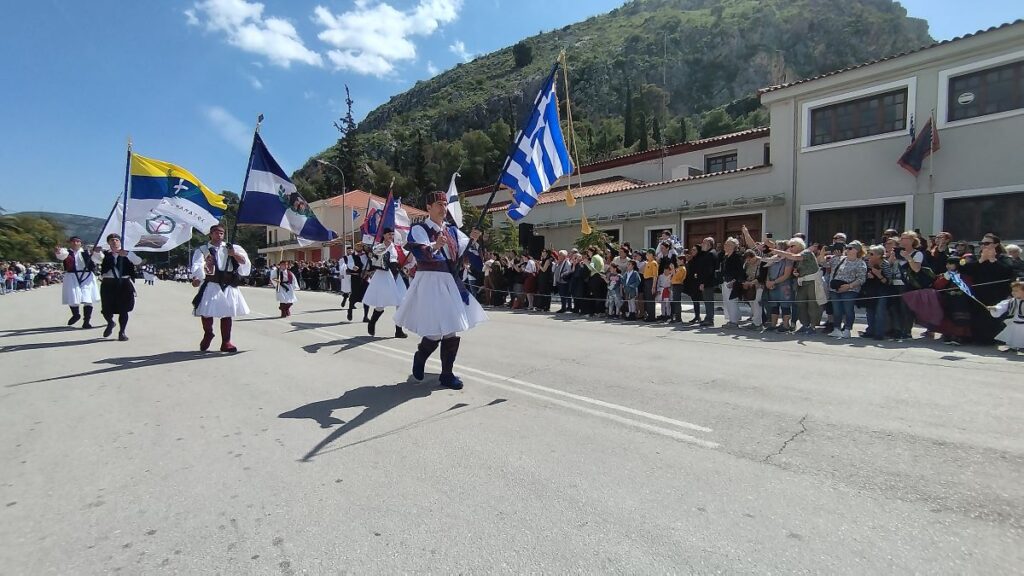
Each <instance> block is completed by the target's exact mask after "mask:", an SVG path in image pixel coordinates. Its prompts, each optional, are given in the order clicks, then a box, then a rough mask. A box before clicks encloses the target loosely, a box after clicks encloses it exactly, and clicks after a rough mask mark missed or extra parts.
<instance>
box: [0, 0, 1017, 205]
mask: <svg viewBox="0 0 1024 576" xmlns="http://www.w3.org/2000/svg"><path fill="white" fill-rule="evenodd" d="M902 3H903V5H904V6H906V7H907V9H908V11H909V12H910V14H911V15H912V16H916V17H919V18H925V19H927V20H928V21H929V23H930V24H931V33H932V36H934V37H936V38H938V39H945V38H950V37H953V36H958V35H961V34H965V33H968V32H973V31H975V30H978V29H981V28H987V27H989V26H993V25H996V24H1000V23H1003V22H1008V21H1011V20H1014V19H1016V18H1022V17H1024V2H1021V1H1020V0H1012V1H1011V0H976V1H974V2H972V3H970V4H966V3H964V2H953V1H951V0H905V1H903V2H902ZM620 4H621V1H620V0H515V1H513V0H386V1H379V0H319V1H317V0H312V1H306V0H263V1H262V2H253V1H249V0H183V1H169V0H164V1H144V2H125V1H123V0H92V1H89V2H79V1H71V0H63V1H62V0H35V1H31V2H29V1H23V2H12V3H8V5H7V6H5V8H4V18H3V20H2V21H0V61H2V62H3V64H4V65H3V68H2V70H3V78H2V79H3V82H4V89H3V90H0V110H2V111H3V120H2V121H0V127H2V137H0V174H3V180H2V182H0V206H2V207H3V208H5V209H6V210H8V211H10V212H18V211H24V210H45V211H53V212H69V213H74V214H85V215H90V216H100V217H105V216H106V214H107V212H108V211H109V209H110V206H111V204H112V202H113V201H114V198H115V197H116V196H117V195H118V194H119V193H120V191H121V188H122V187H123V179H124V164H125V162H124V161H125V144H126V141H127V138H128V137H129V136H131V137H132V139H133V141H134V145H135V151H136V152H138V153H139V154H142V155H145V156H151V157H154V158H158V159H161V160H166V161H169V162H174V163H176V164H179V165H181V166H184V167H185V168H187V169H189V170H191V171H192V172H193V173H195V174H196V175H197V176H198V177H199V178H201V179H202V180H203V181H204V183H205V184H207V185H208V186H210V187H211V188H213V189H214V190H222V189H228V190H234V191H236V192H237V191H238V190H239V188H241V184H242V178H243V176H244V171H245V165H246V161H247V159H248V146H249V143H250V140H251V134H252V127H253V124H254V122H255V118H256V115H257V114H259V113H261V112H262V113H264V114H265V115H266V121H265V123H264V126H263V130H262V133H263V137H264V139H265V140H266V141H267V144H268V146H269V147H270V148H271V151H272V152H273V153H274V155H275V156H276V157H277V160H278V162H280V163H281V165H282V167H283V168H284V169H285V170H287V171H291V170H294V169H296V168H298V167H299V166H301V165H302V163H304V162H305V161H306V159H307V158H309V157H310V156H311V155H313V154H315V153H316V152H319V151H320V150H322V149H323V148H325V147H327V146H328V145H330V144H331V143H333V142H334V141H335V140H336V139H337V136H338V134H337V132H336V131H335V129H334V127H333V126H332V125H331V123H332V121H333V120H334V119H336V118H338V117H339V116H340V115H341V114H342V112H343V110H344V103H343V101H344V84H346V83H347V84H349V86H350V87H351V89H352V96H353V99H354V100H355V101H356V104H355V112H356V115H357V116H358V117H362V116H363V115H365V114H366V113H367V112H369V111H370V110H372V109H373V108H374V107H376V106H377V105H379V104H381V103H383V102H385V101H387V99H388V98H389V97H390V96H391V95H393V94H397V93H400V92H402V91H404V90H406V89H407V88H408V87H410V86H411V85H412V84H413V83H415V82H416V81H417V80H422V79H426V78H429V77H431V76H432V75H433V74H434V73H436V72H437V71H441V70H445V69H448V68H451V67H452V66H454V65H455V64H456V63H458V62H460V61H463V60H466V59H470V58H472V55H473V54H480V53H486V52H490V51H493V50H496V49H498V48H502V47H504V46H508V45H510V44H513V43H515V42H516V41H517V40H519V39H520V38H523V37H526V36H530V35H533V34H536V33H537V32H538V31H540V30H551V29H553V28H557V27H561V26H564V25H565V24H568V23H572V22H577V21H580V20H583V19H585V18H587V17H589V16H591V15H593V14H598V13H601V12H606V11H608V10H610V9H612V8H614V7H616V6H618V5H620ZM968 6H969V9H968Z"/></svg>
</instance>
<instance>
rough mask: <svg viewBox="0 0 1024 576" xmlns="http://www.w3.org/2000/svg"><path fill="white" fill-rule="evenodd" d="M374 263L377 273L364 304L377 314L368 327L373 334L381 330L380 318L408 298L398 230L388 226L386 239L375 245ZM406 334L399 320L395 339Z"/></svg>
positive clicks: (368, 288)
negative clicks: (399, 257)
mask: <svg viewBox="0 0 1024 576" xmlns="http://www.w3.org/2000/svg"><path fill="white" fill-rule="evenodd" d="M370 262H371V266H372V268H373V276H371V277H370V285H369V286H367V287H366V294H364V295H363V305H364V306H370V307H372V308H373V315H372V316H370V323H369V325H367V327H366V331H367V332H368V333H369V334H370V336H373V335H375V334H376V331H377V320H380V317H381V315H382V314H384V309H385V308H387V307H388V306H394V307H395V308H398V307H399V306H401V305H402V301H403V300H404V299H405V279H403V278H402V276H401V270H402V265H401V264H400V263H399V261H398V250H397V249H396V247H395V231H394V230H392V229H391V228H385V229H384V240H383V241H382V242H381V243H380V244H376V245H374V247H373V256H372V257H371V259H370ZM405 337H406V334H405V332H403V331H402V327H401V326H400V325H398V324H397V323H396V325H395V338H405Z"/></svg>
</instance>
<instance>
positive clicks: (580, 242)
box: [573, 228, 611, 252]
mask: <svg viewBox="0 0 1024 576" xmlns="http://www.w3.org/2000/svg"><path fill="white" fill-rule="evenodd" d="M610 241H611V238H609V237H608V235H607V234H605V233H604V232H602V231H600V230H598V229H597V228H591V229H590V234H580V237H579V238H577V239H576V241H575V242H573V246H575V247H576V249H577V250H579V251H580V252H582V251H584V250H586V249H587V248H590V247H591V246H599V247H601V248H604V247H605V244H608V242H610Z"/></svg>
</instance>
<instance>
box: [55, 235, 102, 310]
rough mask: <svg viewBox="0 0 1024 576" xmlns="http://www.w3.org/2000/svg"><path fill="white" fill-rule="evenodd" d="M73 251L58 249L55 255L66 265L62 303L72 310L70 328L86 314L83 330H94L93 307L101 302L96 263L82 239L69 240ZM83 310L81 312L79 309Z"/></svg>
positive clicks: (74, 237) (73, 238)
mask: <svg viewBox="0 0 1024 576" xmlns="http://www.w3.org/2000/svg"><path fill="white" fill-rule="evenodd" d="M68 243H69V244H70V245H71V249H70V250H68V249H67V248H62V247H60V246H58V247H57V249H56V251H55V252H54V255H55V256H56V257H57V260H60V261H61V262H63V263H64V283H63V288H62V290H61V301H62V302H63V304H64V305H65V306H68V307H70V308H71V319H69V320H68V326H72V325H74V324H75V322H78V320H79V319H81V318H82V317H83V316H82V313H84V314H85V316H84V318H85V321H84V322H82V328H92V324H90V323H89V320H90V319H91V318H92V305H93V303H94V302H99V301H100V288H99V286H98V285H97V283H96V276H95V274H94V273H95V271H96V263H95V262H93V260H92V257H91V256H90V255H89V253H88V252H86V251H85V249H83V248H82V239H81V238H79V237H78V236H72V237H71V238H69V239H68ZM80 307H81V308H83V310H82V311H81V312H79V308H80Z"/></svg>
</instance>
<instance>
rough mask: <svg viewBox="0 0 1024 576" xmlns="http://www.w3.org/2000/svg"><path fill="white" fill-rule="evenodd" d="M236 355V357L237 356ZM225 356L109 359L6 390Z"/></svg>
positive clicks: (168, 354) (199, 354)
mask: <svg viewBox="0 0 1024 576" xmlns="http://www.w3.org/2000/svg"><path fill="white" fill-rule="evenodd" d="M244 353H245V352H244V351H242V352H238V353H237V354H244ZM237 354H234V355H237ZM225 356H226V355H225V354H218V353H213V352H199V351H189V352H164V353H162V354H153V355H152V356H125V357H122V358H107V359H105V360H97V361H96V362H94V364H111V366H110V367H109V368H100V369H98V370H90V371H88V372H79V373H76V374H67V375H64V376H54V377H53V378H43V379H42V380H33V381H31V382H21V383H18V384H7V385H6V386H5V388H14V387H17V386H24V385H26V384H39V383H42V382H53V381H56V380H67V379H70V378H81V377H84V376H94V375H96V374H109V373H111V372H121V371H122V370H134V369H136V368H150V367H153V366H163V365H166V364H177V363H179V362H188V361H190V360H204V359H210V358H223V357H225Z"/></svg>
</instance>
